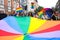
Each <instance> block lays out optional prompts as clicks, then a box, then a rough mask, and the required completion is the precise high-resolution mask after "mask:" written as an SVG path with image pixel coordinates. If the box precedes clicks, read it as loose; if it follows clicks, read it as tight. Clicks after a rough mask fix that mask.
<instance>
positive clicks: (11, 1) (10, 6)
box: [0, 0, 38, 14]
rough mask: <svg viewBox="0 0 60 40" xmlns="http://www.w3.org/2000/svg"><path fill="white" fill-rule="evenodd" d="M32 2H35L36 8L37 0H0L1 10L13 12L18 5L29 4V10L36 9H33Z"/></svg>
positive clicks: (8, 12) (7, 12)
mask: <svg viewBox="0 0 60 40" xmlns="http://www.w3.org/2000/svg"><path fill="white" fill-rule="evenodd" d="M31 2H34V9H35V8H36V7H38V6H37V0H0V12H4V13H6V14H12V13H13V12H14V11H15V10H16V8H17V6H18V5H19V6H20V5H23V6H25V5H27V11H34V9H31Z"/></svg>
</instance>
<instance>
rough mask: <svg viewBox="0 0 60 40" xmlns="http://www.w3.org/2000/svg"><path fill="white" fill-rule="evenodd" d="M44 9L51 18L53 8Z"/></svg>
mask: <svg viewBox="0 0 60 40" xmlns="http://www.w3.org/2000/svg"><path fill="white" fill-rule="evenodd" d="M45 10H46V14H47V15H48V17H49V18H51V17H52V14H53V10H52V9H51V8H45Z"/></svg>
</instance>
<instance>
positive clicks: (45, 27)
mask: <svg viewBox="0 0 60 40" xmlns="http://www.w3.org/2000/svg"><path fill="white" fill-rule="evenodd" d="M0 39H1V40H60V21H49V20H42V19H38V18H34V17H15V16H8V17H6V18H4V19H2V20H0Z"/></svg>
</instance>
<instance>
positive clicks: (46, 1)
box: [38, 0, 58, 8]
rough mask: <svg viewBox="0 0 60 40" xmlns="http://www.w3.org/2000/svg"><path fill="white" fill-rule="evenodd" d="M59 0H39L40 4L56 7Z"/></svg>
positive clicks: (46, 6)
mask: <svg viewBox="0 0 60 40" xmlns="http://www.w3.org/2000/svg"><path fill="white" fill-rule="evenodd" d="M57 1H58V0H38V4H39V5H40V6H43V7H45V8H51V7H55V5H56V3H57Z"/></svg>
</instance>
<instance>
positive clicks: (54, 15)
mask: <svg viewBox="0 0 60 40" xmlns="http://www.w3.org/2000/svg"><path fill="white" fill-rule="evenodd" d="M51 19H52V20H58V13H57V12H54V13H53V15H52V17H51Z"/></svg>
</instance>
